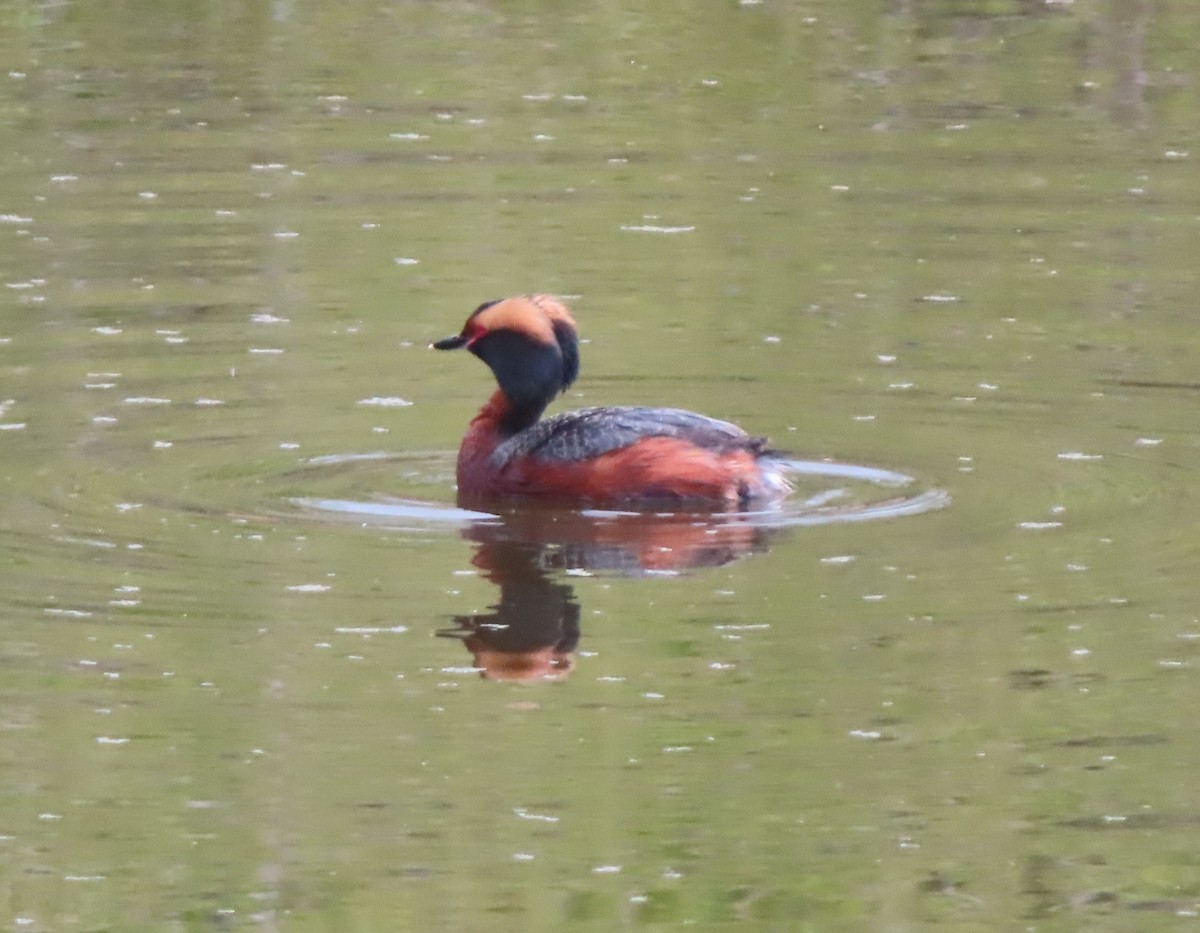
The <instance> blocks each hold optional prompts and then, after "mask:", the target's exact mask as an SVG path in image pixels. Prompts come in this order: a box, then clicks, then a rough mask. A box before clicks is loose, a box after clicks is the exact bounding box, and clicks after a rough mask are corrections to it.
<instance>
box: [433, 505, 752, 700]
mask: <svg viewBox="0 0 1200 933" xmlns="http://www.w3.org/2000/svg"><path fill="white" fill-rule="evenodd" d="M770 533H771V531H770V529H768V528H765V527H763V526H762V525H761V524H755V523H754V521H753V519H752V518H751V517H750V516H747V515H739V514H728V515H726V514H722V515H712V514H708V515H685V514H672V515H659V514H645V513H626V512H580V511H565V510H557V509H548V508H536V509H535V508H529V507H526V508H524V509H522V510H521V511H513V512H507V513H503V514H500V515H498V516H496V517H495V519H494V520H490V521H483V522H478V523H475V524H472V525H470V526H468V527H467V528H466V529H465V530H464V532H463V535H464V537H466V538H467V539H469V540H470V541H472V542H474V544H475V554H474V556H473V557H472V559H471V563H472V564H473V565H474V566H475V567H476V568H478V569H479V571H480V574H481V575H482V576H483V578H484V579H486V580H488V581H490V582H492V583H494V584H496V585H497V586H498V587H499V588H500V601H499V602H497V603H495V604H493V605H491V606H489V607H488V609H489V610H490V611H487V612H478V613H472V614H469V615H456V616H455V617H454V622H455V627H454V628H451V629H444V630H442V631H440V632H438V634H439V635H441V636H443V637H449V638H460V639H461V640H462V643H463V645H464V647H466V649H467V650H468V651H469V652H470V654H471V656H472V658H473V661H474V666H475V667H476V668H478V669H479V671H480V673H481V675H482V676H483V677H485V678H487V679H490V680H505V681H524V682H536V681H554V680H562V679H564V678H565V677H567V676H568V675H569V674H570V672H571V670H572V669H573V668H574V666H575V651H576V648H577V646H578V644H579V638H580V626H579V619H580V607H579V603H578V601H577V600H576V598H575V589H574V587H573V586H572V585H571V584H570V582H569V580H570V575H571V574H596V573H601V574H610V575H611V574H615V575H618V576H645V575H652V574H678V573H683V572H686V571H690V570H696V569H699V568H704V567H719V566H722V565H724V564H728V563H730V562H732V561H734V560H737V559H739V558H741V557H744V556H746V555H748V554H752V553H755V552H758V551H765V550H766V549H767V547H768V543H769V542H768V536H769V534H770Z"/></svg>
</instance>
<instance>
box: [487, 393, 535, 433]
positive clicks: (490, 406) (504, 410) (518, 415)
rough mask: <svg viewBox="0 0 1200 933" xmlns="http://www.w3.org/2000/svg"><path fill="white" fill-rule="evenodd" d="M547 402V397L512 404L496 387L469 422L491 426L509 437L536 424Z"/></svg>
mask: <svg viewBox="0 0 1200 933" xmlns="http://www.w3.org/2000/svg"><path fill="white" fill-rule="evenodd" d="M549 403H550V400H549V399H544V400H542V399H539V400H537V401H534V402H530V403H527V404H525V405H521V406H519V407H518V406H515V405H513V402H512V399H510V398H509V397H508V396H507V395H505V394H504V390H503V389H497V390H496V391H495V392H493V393H492V397H491V398H489V399H488V400H487V402H486V403H485V404H484V406H483V408H481V409H479V414H477V415H476V416H475V418H474V419H473V420H472V422H471V423H472V424H487V425H489V426H493V427H494V429H495V430H496V431H497V432H498V433H500V434H502V435H504V436H505V437H511V436H512V435H514V434H516V433H518V432H519V431H524V430H525V429H526V428H528V427H530V426H531V425H533V424H536V423H537V420H538V419H539V418H540V417H542V412H543V411H545V410H546V406H547V405H548V404H549Z"/></svg>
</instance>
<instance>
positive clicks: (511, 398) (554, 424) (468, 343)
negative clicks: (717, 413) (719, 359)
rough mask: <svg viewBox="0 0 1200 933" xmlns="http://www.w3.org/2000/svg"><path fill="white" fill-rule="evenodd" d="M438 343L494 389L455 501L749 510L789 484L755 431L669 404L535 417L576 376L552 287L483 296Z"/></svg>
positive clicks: (571, 336)
mask: <svg viewBox="0 0 1200 933" xmlns="http://www.w3.org/2000/svg"><path fill="white" fill-rule="evenodd" d="M431 346H432V347H433V348H434V349H436V350H457V349H459V348H466V349H467V350H469V351H470V352H471V353H473V354H474V355H475V356H477V357H479V359H481V360H483V362H485V363H486V364H487V365H488V366H489V367H490V369H491V370H492V373H493V375H494V376H495V377H496V382H497V384H498V388H497V389H496V391H495V393H494V394H493V395H492V396H491V398H490V399H489V400H488V401H487V403H486V404H485V405H484V406H483V408H481V409H480V411H479V413H478V414H477V415H476V416H475V417H474V419H473V420H472V421H471V423H470V426H469V427H468V429H467V433H466V435H465V436H464V437H463V440H462V446H461V447H460V448H459V452H458V467H457V478H458V491H459V500H460V501H463V500H470V501H475V502H478V501H480V500H489V499H497V498H507V497H530V498H537V499H544V500H553V501H558V502H563V503H568V502H569V503H573V504H587V505H594V506H604V507H619V506H634V507H637V506H645V507H651V506H653V507H661V506H675V507H689V508H701V509H721V510H728V509H734V508H747V507H753V506H755V505H756V504H763V503H768V502H770V501H772V500H776V499H779V498H781V497H783V496H784V495H786V494H787V493H788V492H789V491H790V488H791V487H790V485H789V484H788V482H787V479H786V478H785V477H784V475H783V472H782V468H781V464H780V461H779V459H778V457H777V456H776V455H773V454H772V452H771V451H769V450H768V449H767V447H766V440H765V438H761V437H751V436H750V435H749V434H747V433H746V432H745V431H743V430H742V429H741V428H739V427H737V426H736V425H734V424H730V423H729V422H727V421H719V420H717V419H716V418H709V417H707V416H705V415H700V414H696V413H695V412H691V411H683V410H680V409H677V408H646V407H628V406H622V407H597V408H581V409H578V410H576V411H569V412H565V413H563V414H560V415H555V416H554V417H552V418H546V419H542V413H543V412H544V411H545V410H546V406H547V405H549V404H550V402H551V401H552V400H553V399H554V397H555V396H556V395H558V394H559V393H560V392H564V391H566V389H567V388H568V387H569V386H570V385H571V384H572V383H573V382H574V381H575V378H576V376H578V375H579V337H578V332H577V330H576V325H575V319H574V318H573V317H572V316H571V312H570V311H569V310H568V309H567V306H566V305H565V304H563V303H562V302H561V301H560V300H558V299H557V298H554V297H552V296H550V295H521V296H518V297H515V298H506V299H503V300H499V301H487V302H484V303H483V304H481V305H480V306H479V307H478V308H476V309H475V310H474V311H473V312H472V313H471V315H470V317H468V318H467V321H466V323H465V324H464V325H463V328H462V331H461V332H460V333H458V334H456V335H454V336H452V337H446V338H445V339H444V340H439V341H437V342H436V343H434V344H431Z"/></svg>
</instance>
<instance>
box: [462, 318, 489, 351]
mask: <svg viewBox="0 0 1200 933" xmlns="http://www.w3.org/2000/svg"><path fill="white" fill-rule="evenodd" d="M487 332H488V330H487V328H486V327H484V326H483V325H482V324H478V323H476V322H475V321H469V322H468V323H467V326H466V327H464V328H463V336H464V337H466V338H467V346H468V347H470V346H471V344H473V343H474V342H475V341H476V340H478V339H480V338H481V337H483V336H484V335H485V334H487Z"/></svg>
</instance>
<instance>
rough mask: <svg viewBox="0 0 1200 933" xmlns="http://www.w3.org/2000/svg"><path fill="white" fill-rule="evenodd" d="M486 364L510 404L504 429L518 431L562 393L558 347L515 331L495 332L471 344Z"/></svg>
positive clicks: (561, 370) (473, 351) (561, 368)
mask: <svg viewBox="0 0 1200 933" xmlns="http://www.w3.org/2000/svg"><path fill="white" fill-rule="evenodd" d="M470 350H471V352H472V353H474V354H475V355H476V356H477V357H479V358H480V359H481V360H483V361H484V362H485V363H487V364H488V367H489V368H490V369H491V371H492V373H493V374H494V375H495V377H496V382H498V383H499V384H500V388H501V389H502V390H503V392H504V394H505V395H506V396H508V400H509V402H510V403H511V404H512V414H511V415H510V416H509V418H508V419H506V423H505V425H504V427H505V428H506V429H508V430H511V431H520V430H521V429H523V428H527V427H529V425H531V424H533V423H534V422H535V421H537V420H538V418H540V417H541V415H542V412H543V411H544V410H545V408H546V406H547V405H548V404H550V400H551V399H552V398H554V396H556V395H557V394H558V393H559V392H561V391H562V390H563V389H564V388H565V386H564V384H563V354H562V351H561V350H560V349H559V347H558V345H557V344H544V343H539V342H538V341H536V340H533V339H531V338H529V337H527V336H525V335H524V334H522V333H518V332H517V331H514V330H494V331H491V332H490V333H487V334H485V335H484V336H482V337H480V338H479V339H478V340H476V341H474V342H473V343H472V344H471V345H470Z"/></svg>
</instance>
